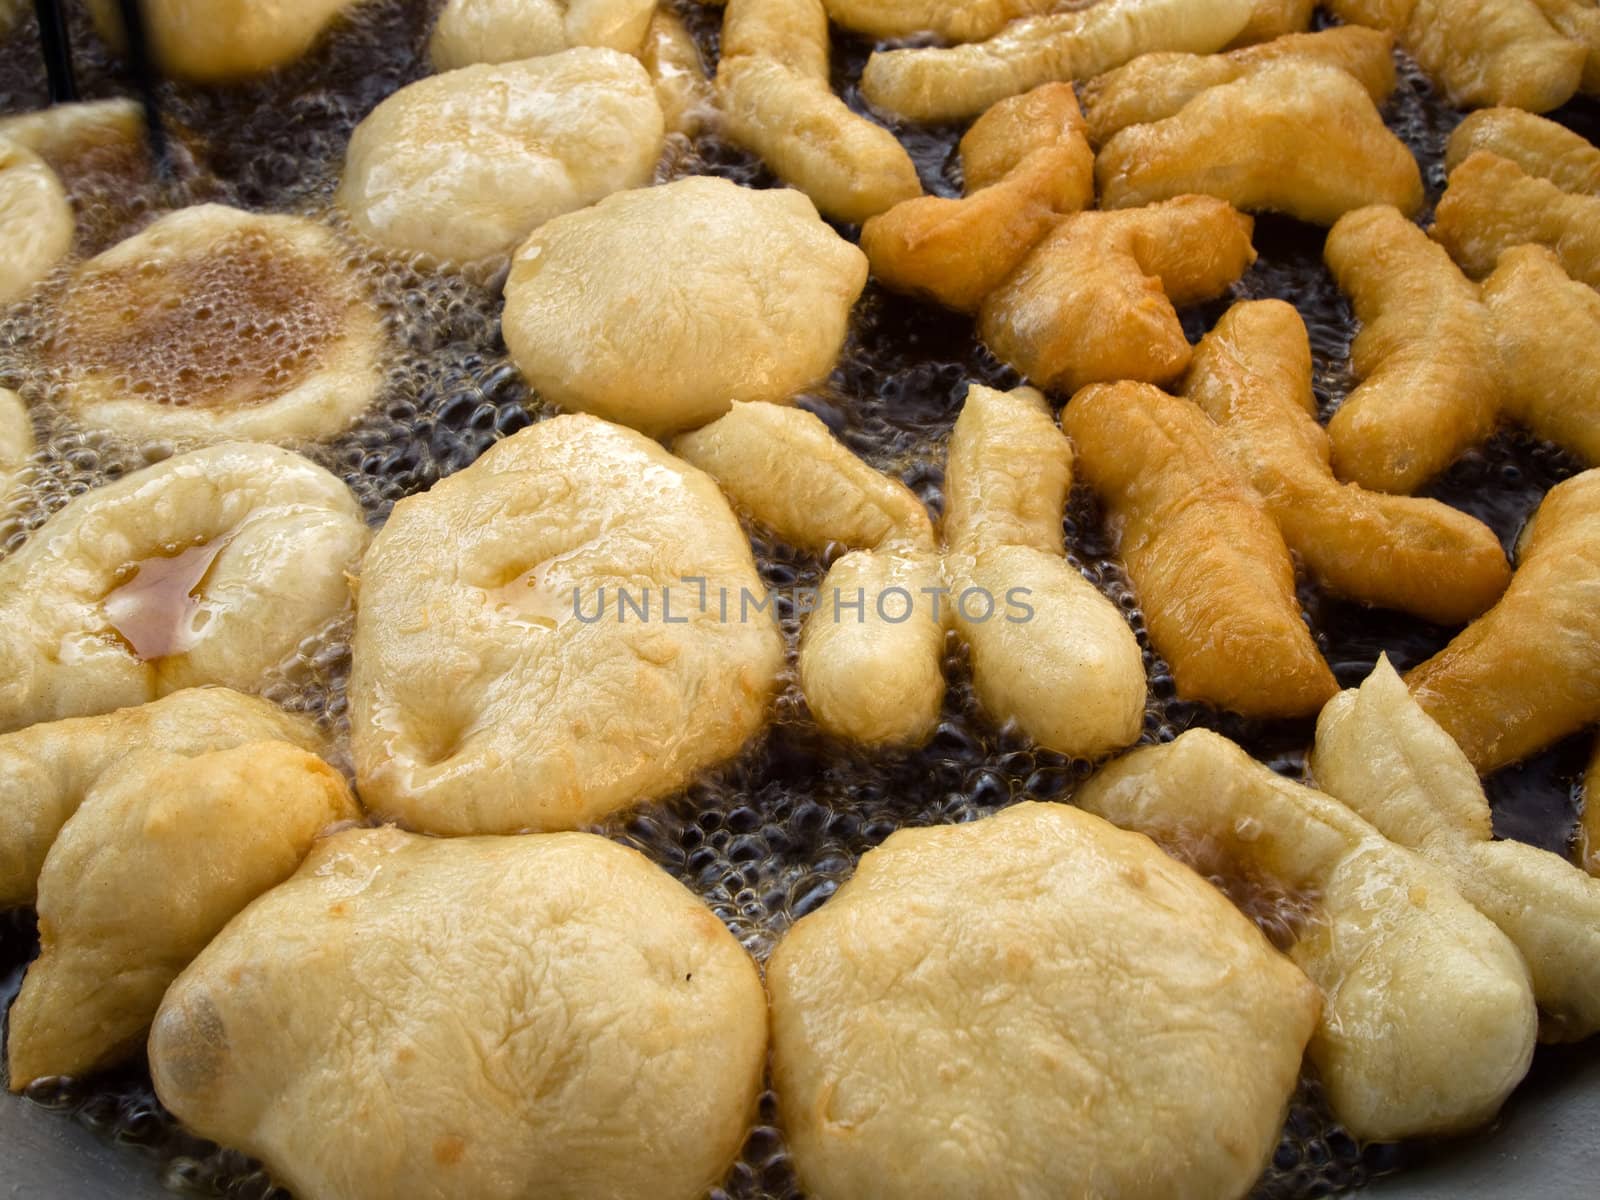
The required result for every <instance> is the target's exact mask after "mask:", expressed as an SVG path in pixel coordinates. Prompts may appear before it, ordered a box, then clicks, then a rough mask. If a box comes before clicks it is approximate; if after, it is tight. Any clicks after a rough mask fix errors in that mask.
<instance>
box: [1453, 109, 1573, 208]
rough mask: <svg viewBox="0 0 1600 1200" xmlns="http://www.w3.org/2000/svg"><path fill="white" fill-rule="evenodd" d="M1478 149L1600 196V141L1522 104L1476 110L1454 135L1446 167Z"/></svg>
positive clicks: (1565, 185)
mask: <svg viewBox="0 0 1600 1200" xmlns="http://www.w3.org/2000/svg"><path fill="white" fill-rule="evenodd" d="M1474 150H1487V151H1489V152H1490V153H1492V154H1498V155H1499V156H1500V157H1501V158H1507V159H1510V160H1511V161H1512V162H1514V163H1516V164H1517V166H1519V167H1521V168H1522V169H1523V171H1524V172H1525V173H1527V174H1529V175H1536V176H1539V177H1541V178H1543V179H1548V180H1549V181H1550V182H1551V183H1553V184H1555V185H1556V186H1557V187H1558V188H1560V189H1561V190H1562V191H1564V192H1574V193H1577V194H1579V195H1589V196H1600V147H1597V146H1593V145H1590V143H1589V142H1588V141H1587V140H1586V139H1584V138H1582V137H1580V136H1579V135H1578V134H1576V133H1573V132H1572V130H1570V129H1568V128H1567V127H1566V126H1565V125H1558V124H1556V123H1555V122H1554V121H1552V120H1549V119H1548V118H1546V117H1536V116H1534V115H1533V114H1532V113H1529V112H1523V111H1522V110H1521V109H1520V108H1485V109H1481V110H1480V111H1478V112H1475V113H1472V114H1470V115H1469V116H1468V117H1467V118H1466V120H1464V121H1462V122H1461V124H1459V125H1457V126H1456V128H1455V132H1454V133H1452V134H1451V135H1450V141H1449V142H1448V143H1447V144H1446V146H1445V151H1444V165H1445V168H1446V169H1447V170H1451V171H1454V170H1455V169H1456V168H1457V167H1459V166H1460V165H1461V164H1462V163H1463V162H1465V161H1466V159H1467V158H1468V156H1469V155H1471V154H1472V152H1473V151H1474Z"/></svg>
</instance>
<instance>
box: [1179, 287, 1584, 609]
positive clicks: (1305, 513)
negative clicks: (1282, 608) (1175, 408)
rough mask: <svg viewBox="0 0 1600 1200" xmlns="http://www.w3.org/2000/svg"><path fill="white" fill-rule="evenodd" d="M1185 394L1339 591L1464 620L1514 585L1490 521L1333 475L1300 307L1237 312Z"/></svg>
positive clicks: (1208, 346) (1287, 534)
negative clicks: (1319, 419) (1213, 425)
mask: <svg viewBox="0 0 1600 1200" xmlns="http://www.w3.org/2000/svg"><path fill="white" fill-rule="evenodd" d="M1562 278H1563V279H1565V278H1566V277H1565V276H1563V277H1562ZM1570 286H1573V287H1577V288H1578V289H1579V290H1580V291H1587V290H1588V289H1586V288H1583V287H1582V286H1581V285H1579V284H1571V285H1570ZM1591 294H1592V293H1591ZM1595 300H1596V303H1597V305H1600V297H1595ZM1597 328H1600V324H1597ZM1183 394H1184V395H1185V396H1186V397H1187V398H1188V399H1190V400H1193V401H1194V402H1195V403H1196V404H1198V405H1199V406H1200V408H1201V409H1203V410H1204V411H1205V413H1206V414H1207V415H1208V416H1210V417H1211V419H1212V420H1213V421H1215V422H1216V423H1217V433H1218V437H1219V440H1220V442H1221V444H1222V448H1223V450H1224V452H1225V453H1226V454H1227V455H1228V457H1229V458H1230V459H1231V460H1232V461H1233V464H1234V466H1235V467H1236V468H1237V469H1238V471H1239V473H1240V474H1241V475H1243V476H1244V477H1245V478H1247V479H1249V480H1250V483H1251V484H1252V486H1254V488H1255V489H1256V491H1257V493H1259V494H1260V496H1261V498H1262V500H1263V501H1265V503H1266V506H1267V511H1268V512H1269V513H1271V514H1272V518H1273V520H1274V521H1276V522H1277V524H1278V530H1279V532H1280V533H1282V534H1283V540H1284V542H1285V543H1286V544H1287V545H1288V547H1289V549H1290V550H1292V551H1294V553H1295V555H1296V556H1297V557H1298V558H1299V560H1300V562H1301V563H1303V564H1304V565H1305V567H1306V568H1307V570H1309V572H1310V573H1311V574H1312V575H1313V576H1314V577H1315V578H1316V579H1317V580H1318V581H1319V582H1320V583H1321V584H1322V585H1323V586H1324V587H1325V588H1327V589H1328V590H1329V591H1330V592H1333V593H1335V594H1337V595H1340V596H1347V597H1349V598H1350V599H1353V600H1358V601H1360V602H1361V603H1363V604H1372V605H1377V606H1378V607H1380V608H1395V609H1400V610H1401V611H1404V612H1410V613H1415V614H1416V615H1418V616H1420V617H1423V618H1425V619H1427V620H1429V621H1433V622H1436V623H1438V624H1442V625H1446V624H1453V625H1459V624H1461V623H1463V622H1465V621H1469V620H1471V619H1472V618H1473V617H1475V616H1477V615H1478V614H1479V613H1481V612H1483V610H1484V609H1486V608H1488V607H1489V606H1490V605H1491V604H1493V603H1494V602H1495V601H1496V600H1498V599H1499V598H1500V593H1502V592H1503V591H1505V588H1506V584H1507V583H1508V582H1509V581H1510V579H1511V568H1510V566H1509V565H1508V564H1507V562H1506V556H1505V551H1504V550H1502V549H1501V548H1500V539H1499V538H1498V537H1496V536H1495V533H1494V531H1493V530H1492V529H1490V528H1489V527H1488V526H1487V525H1485V524H1483V523H1482V522H1481V521H1477V520H1475V519H1473V518H1472V517H1469V516H1468V515H1467V514H1466V513H1464V512H1461V511H1459V510H1458V509H1454V508H1451V507H1450V506H1449V505H1448V504H1444V503H1441V502H1440V501H1438V500H1424V499H1419V498H1415V497H1411V496H1388V495H1384V494H1383V493H1381V492H1369V491H1367V490H1366V489H1365V488H1362V487H1360V486H1359V485H1357V484H1353V483H1352V484H1341V483H1339V482H1338V481H1337V480H1335V479H1334V477H1333V469H1332V467H1331V466H1330V452H1329V447H1328V435H1327V434H1326V433H1325V432H1324V431H1323V429H1322V427H1321V426H1320V425H1318V424H1317V421H1316V411H1317V409H1316V397H1315V395H1314V394H1313V393H1312V390H1311V343H1310V340H1309V339H1308V337H1307V336H1306V327H1305V324H1304V323H1303V322H1302V321H1301V320H1300V315H1299V313H1297V312H1296V311H1295V309H1294V306H1293V305H1291V304H1288V303H1285V302H1284V301H1282V300H1251V301H1242V302H1240V303H1238V304H1235V305H1234V306H1233V307H1232V308H1230V309H1229V310H1228V311H1227V313H1226V314H1224V316H1223V318H1222V320H1221V321H1219V322H1218V323H1217V325H1216V327H1215V328H1214V329H1213V330H1212V331H1211V332H1210V333H1208V334H1206V336H1205V337H1204V338H1202V339H1201V340H1200V344H1199V345H1198V346H1197V347H1196V348H1195V354H1194V361H1193V362H1192V363H1191V364H1190V367H1189V374H1188V377H1187V378H1186V379H1185V381H1184V389H1183Z"/></svg>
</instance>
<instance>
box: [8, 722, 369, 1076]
mask: <svg viewBox="0 0 1600 1200" xmlns="http://www.w3.org/2000/svg"><path fill="white" fill-rule="evenodd" d="M360 811H361V810H360V809H359V808H358V807H357V805H356V802H355V800H354V799H353V798H352V797H351V795H350V789H349V787H348V786H347V785H346V783H345V781H344V777H343V776H342V775H340V774H339V772H337V771H336V770H334V769H333V768H332V767H330V766H329V765H328V764H327V763H325V762H323V761H322V760H321V759H320V758H318V757H316V756H315V755H313V754H308V753H306V752H305V751H304V750H301V749H299V748H297V747H295V746H291V745H290V744H289V743H287V742H248V743H246V744H244V745H240V746H235V747H234V748H232V749H228V750H215V751H211V752H208V753H205V754H200V755H196V756H193V757H189V756H185V755H182V754H175V753H172V752H171V751H169V750H165V749H155V748H141V749H138V750H135V751H134V752H133V753H131V754H129V755H127V757H125V758H123V759H122V760H121V761H120V762H119V763H117V765H116V766H115V767H114V768H112V769H111V770H110V771H108V772H107V773H106V774H105V775H103V776H102V777H101V778H100V779H99V780H98V781H97V782H96V783H95V785H94V787H93V788H91V789H90V791H89V793H88V795H87V796H85V797H84V800H83V803H82V804H81V805H80V806H79V808H78V810H77V812H75V813H74V814H73V815H72V816H71V818H69V819H68V821H67V823H66V824H65V825H64V826H62V828H61V833H60V835H59V836H58V837H57V838H56V841H55V844H54V845H53V846H52V847H51V848H50V853H49V854H48V855H47V856H46V858H45V861H44V869H43V871H42V872H41V873H40V875H39V892H38V899H37V901H36V902H35V907H36V908H37V909H38V913H39V942H40V949H39V957H38V958H36V959H35V960H34V961H33V963H32V964H30V965H29V967H28V973H27V975H26V976H24V977H23V980H22V990H21V991H20V992H18V994H17V999H16V1002H15V1003H14V1004H13V1005H12V1006H11V1014H10V1021H9V1030H8V1034H7V1040H6V1053H7V1056H8V1066H9V1068H10V1075H9V1078H10V1083H11V1090H12V1091H21V1090H22V1089H23V1088H24V1087H26V1086H27V1085H28V1084H29V1083H31V1082H32V1081H33V1080H36V1079H42V1078H44V1077H47V1076H53V1075H66V1076H82V1075H87V1074H90V1073H92V1072H94V1071H98V1070H101V1069H103V1068H105V1067H109V1066H114V1065H116V1064H117V1063H120V1062H122V1061H124V1060H126V1059H129V1058H132V1057H134V1056H135V1055H137V1054H138V1052H139V1050H140V1049H141V1048H142V1047H143V1045H144V1040H145V1034H146V1032H147V1031H148V1029H149V1027H150V1022H151V1020H152V1019H153V1018H154V1017H155V1015H156V1009H157V1008H158V1007H159V1006H160V1004H161V997H162V995H163V994H164V993H165V992H166V990H167V987H168V985H169V984H171V982H172V981H173V980H174V979H175V978H177V975H178V973H179V972H180V971H181V970H182V969H183V968H184V967H185V966H187V965H188V963H189V962H190V960H192V959H193V958H194V956H195V955H196V954H198V953H200V951H201V950H203V949H204V948H205V946H206V943H208V942H209V941H211V939H212V938H213V937H215V936H216V935H217V934H218V933H220V932H221V931H222V927H223V926H224V925H226V924H227V923H228V922H229V921H230V920H232V919H233V918H234V916H235V915H237V914H238V913H239V911H240V910H241V909H243V908H244V907H245V905H247V904H249V903H250V901H252V900H254V899H255V898H256V897H257V896H259V895H261V894H262V893H263V892H265V891H267V890H268V889H269V888H271V887H273V886H275V885H277V884H279V883H281V882H282V881H283V880H285V879H287V878H288V877H289V876H290V875H292V874H293V873H294V871H295V868H297V867H298V866H299V865H300V860H301V859H303V858H304V857H305V855H306V853H307V852H308V851H309V850H310V849H311V844H312V842H313V841H314V840H315V839H316V837H317V835H318V834H319V833H321V832H322V831H323V830H324V829H326V828H328V827H329V826H330V825H333V824H335V823H336V822H339V821H350V820H354V819H355V818H357V817H358V816H360Z"/></svg>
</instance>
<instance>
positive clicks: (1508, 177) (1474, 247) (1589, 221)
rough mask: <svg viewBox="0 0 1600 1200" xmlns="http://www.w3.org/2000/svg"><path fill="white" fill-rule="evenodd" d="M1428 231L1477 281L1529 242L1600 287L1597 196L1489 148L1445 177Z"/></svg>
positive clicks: (1599, 206) (1573, 273) (1599, 198)
mask: <svg viewBox="0 0 1600 1200" xmlns="http://www.w3.org/2000/svg"><path fill="white" fill-rule="evenodd" d="M1429 233H1431V234H1432V235H1433V237H1434V238H1435V240H1437V241H1438V242H1439V244H1440V245H1442V246H1443V247H1444V248H1445V249H1446V250H1448V251H1449V252H1450V257H1451V258H1453V259H1455V260H1456V262H1458V263H1460V264H1461V269H1462V270H1464V271H1465V272H1466V273H1467V274H1468V275H1471V276H1472V277H1473V278H1475V279H1481V278H1482V277H1483V276H1485V275H1488V274H1489V272H1491V271H1493V270H1494V269H1495V267H1496V265H1498V263H1499V261H1500V255H1501V254H1502V253H1503V252H1505V251H1506V250H1509V249H1511V248H1512V247H1514V246H1522V245H1529V244H1531V245H1536V246H1543V247H1545V248H1546V249H1548V250H1550V251H1551V252H1552V253H1553V254H1555V256H1556V257H1557V258H1558V259H1559V260H1560V261H1561V266H1562V268H1563V269H1564V270H1565V271H1566V273H1567V274H1568V275H1570V276H1572V277H1573V278H1574V279H1576V280H1579V281H1580V282H1583V283H1586V284H1588V285H1589V286H1590V287H1592V288H1596V289H1600V195H1579V194H1575V193H1572V192H1564V191H1562V190H1561V188H1559V187H1557V186H1556V184H1554V183H1552V182H1551V181H1550V180H1548V179H1540V178H1538V177H1537V176H1533V175H1529V174H1527V173H1526V172H1524V171H1523V169H1522V168H1521V167H1519V166H1518V165H1517V164H1516V163H1514V162H1512V161H1511V160H1510V159H1506V158H1501V157H1500V156H1499V155H1498V154H1494V153H1491V152H1490V151H1487V150H1478V151H1475V152H1473V153H1472V154H1469V155H1468V156H1467V157H1466V158H1465V159H1463V160H1462V162H1461V165H1460V166H1458V167H1456V168H1455V170H1453V171H1451V172H1450V178H1449V180H1448V181H1447V183H1446V185H1445V189H1444V195H1443V196H1441V197H1440V198H1439V207H1438V208H1437V209H1436V210H1435V212H1434V223H1433V228H1432V229H1430V230H1429Z"/></svg>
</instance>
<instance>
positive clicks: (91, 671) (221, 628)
mask: <svg viewBox="0 0 1600 1200" xmlns="http://www.w3.org/2000/svg"><path fill="white" fill-rule="evenodd" d="M369 536H370V535H369V534H368V532H367V525H366V521H365V520H364V518H363V516H362V513H361V508H360V506H359V505H358V504H357V503H356V499H355V497H354V496H353V495H351V493H350V489H349V488H347V487H346V486H345V485H344V484H343V483H342V482H341V481H340V480H338V479H337V478H335V477H334V476H333V475H330V474H329V473H328V472H327V471H325V470H323V469H322V468H321V467H319V466H317V465H316V464H314V463H312V462H310V461H309V460H307V459H305V458H302V457H300V456H299V455H298V454H294V453H292V452H290V451H288V450H280V449H278V448H277V447H274V446H259V445H254V444H252V443H249V442H233V443H228V444H225V445H221V446H212V447H208V448H207V449H204V450H193V451H190V452H189V453H187V454H180V455H176V456H175V457H173V458H169V459H167V460H166V461H164V462H160V463H157V464H156V465H155V466H152V467H146V468H144V469H143V470H141V471H135V472H134V473H133V474H131V475H126V476H124V477H123V478H121V479H119V480H118V481H116V482H115V483H109V484H106V485H105V486H103V487H100V488H97V489H95V490H94V491H91V492H88V493H86V494H84V495H82V496H79V497H78V498H77V499H75V500H73V501H71V502H70V503H69V504H68V505H67V506H66V507H65V508H63V509H62V510H61V511H60V512H58V513H56V514H55V515H54V516H53V517H51V518H50V519H49V520H48V521H46V522H45V523H44V525H42V526H41V527H40V528H39V529H38V530H37V531H35V532H34V534H33V535H32V537H30V538H29V539H28V541H27V542H25V543H24V544H23V546H22V547H21V548H20V549H19V550H17V551H16V552H15V553H14V554H12V555H11V557H10V558H8V559H6V560H5V561H4V562H0V731H5V730H11V729H18V728H21V727H22V726H25V725H32V724H34V723H35V722H38V721H55V720H60V719H62V718H65V717H83V716H93V715H95V714H97V713H104V712H110V711H111V710H112V709H116V708H125V707H127V706H128V705H132V704H143V703H144V702H145V701H147V700H154V699H157V698H159V697H161V696H165V695H167V694H169V693H171V692H176V691H179V690H181V689H183V688H188V687H195V686H198V685H200V684H222V685H224V686H226V687H231V688H235V689H237V690H239V691H255V690H257V689H259V688H261V687H262V686H264V685H265V684H266V683H267V682H269V680H270V679H271V677H272V675H273V672H274V671H275V670H277V669H278V668H279V667H280V666H281V665H282V664H284V663H285V662H286V661H287V660H288V659H289V658H291V657H292V656H293V655H294V654H295V652H296V650H297V649H298V648H299V646H300V644H301V643H302V642H303V641H304V640H305V639H306V638H308V637H311V636H313V635H315V634H318V633H320V632H321V631H322V630H324V629H325V628H326V627H328V626H329V625H330V624H331V623H332V622H334V621H335V620H337V619H338V618H340V617H342V616H343V615H344V614H346V613H347V612H348V611H349V608H350V583H349V576H350V575H352V574H353V573H354V572H355V571H356V569H357V567H358V565H359V563H360V561H361V556H362V554H363V553H364V552H365V550H366V547H367V542H368V540H369Z"/></svg>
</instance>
